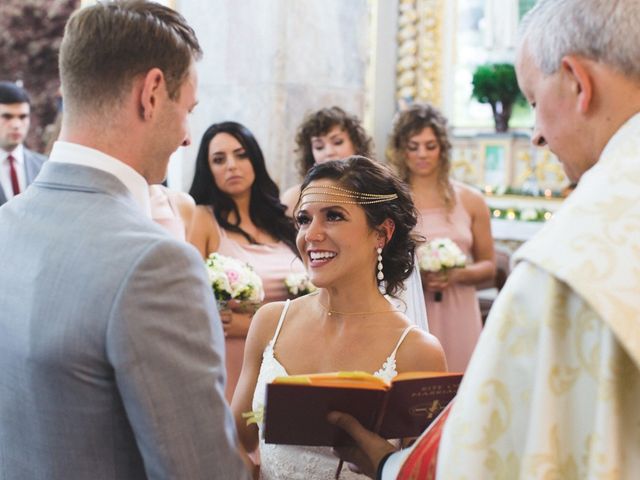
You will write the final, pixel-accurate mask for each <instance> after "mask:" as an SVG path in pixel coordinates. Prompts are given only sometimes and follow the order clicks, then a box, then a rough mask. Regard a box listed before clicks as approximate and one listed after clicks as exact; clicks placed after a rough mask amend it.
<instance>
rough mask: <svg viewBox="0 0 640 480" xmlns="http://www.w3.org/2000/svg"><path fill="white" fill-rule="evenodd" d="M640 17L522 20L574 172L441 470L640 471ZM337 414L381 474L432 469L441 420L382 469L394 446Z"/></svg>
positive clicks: (519, 269) (526, 267)
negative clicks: (572, 184)
mask: <svg viewBox="0 0 640 480" xmlns="http://www.w3.org/2000/svg"><path fill="white" fill-rule="evenodd" d="M638 22H640V2H638V1H637V0H617V1H615V2H603V1H602V0H538V2H537V3H536V6H535V7H534V9H533V10H532V11H531V12H530V13H529V14H528V15H527V16H526V17H525V19H523V23H522V27H521V29H522V35H521V41H520V45H519V49H518V59H517V67H516V68H517V73H518V82H519V84H520V87H521V89H522V91H523V93H524V94H525V96H526V97H527V99H528V100H529V102H530V103H531V105H532V106H534V107H535V110H536V126H535V129H534V135H533V139H532V141H533V143H534V144H535V145H538V146H544V145H548V146H549V148H550V149H551V150H552V151H553V152H555V153H556V154H557V155H558V157H559V158H560V161H561V162H562V163H563V167H564V169H565V171H566V172H567V174H568V176H569V178H570V179H571V180H572V181H575V182H577V181H579V183H578V186H577V188H576V190H575V191H574V192H573V193H572V194H571V196H570V197H569V198H568V199H567V200H565V203H564V204H563V206H562V208H561V209H560V210H559V211H558V212H557V213H556V215H555V217H554V219H553V220H552V221H551V222H549V223H548V224H547V225H546V226H545V228H544V229H543V230H542V231H541V232H540V233H539V234H538V235H536V237H534V238H533V239H532V240H531V241H529V242H528V243H527V244H525V245H524V246H523V247H522V248H521V249H520V250H519V251H518V252H516V254H515V260H516V261H517V262H519V263H518V265H517V266H516V268H515V269H514V270H513V272H512V274H511V276H510V278H509V280H508V282H507V284H506V285H505V287H504V289H503V290H502V291H501V293H500V295H499V297H498V299H497V301H496V303H495V304H494V307H493V309H492V310H491V313H490V314H489V318H488V320H487V325H486V327H485V330H484V332H483V333H482V335H481V337H480V341H479V343H478V345H477V347H476V351H475V352H474V355H473V357H472V359H471V363H470V365H469V368H468V369H467V371H466V373H465V379H464V380H463V382H462V385H461V387H460V391H459V392H458V397H457V398H456V403H455V404H454V405H453V408H452V409H451V413H450V415H449V418H448V419H447V420H446V423H444V430H443V433H442V440H441V442H440V450H439V452H438V454H437V476H438V478H441V479H450V478H474V479H495V478H509V479H510V478H543V477H545V478H546V477H549V476H551V477H558V478H605V477H606V478H640V456H639V455H638V452H639V451H640V428H639V426H640V409H639V408H638V405H639V404H640V249H639V247H638V238H640V30H638V27H637V25H638ZM333 421H334V422H336V423H338V424H339V425H341V426H343V427H344V428H345V429H346V430H347V431H349V432H350V433H351V435H352V436H353V437H354V438H355V439H356V442H357V443H358V444H359V445H360V447H361V448H360V449H359V450H353V451H348V452H345V453H346V454H348V455H349V456H348V457H347V458H348V459H351V460H357V461H359V463H360V465H361V466H363V467H365V468H368V473H369V474H370V475H373V474H374V472H375V470H376V469H379V472H380V475H381V477H382V478H384V479H386V478H399V479H401V480H404V479H408V478H433V477H432V476H431V477H429V476H428V475H429V473H431V474H433V473H434V471H433V463H432V462H431V461H432V460H433V459H434V458H435V455H433V452H434V449H433V448H432V447H433V446H434V444H433V443H430V442H429V440H430V439H433V438H434V437H433V435H432V433H433V431H431V430H430V431H429V432H428V434H427V435H425V436H424V438H422V439H420V440H418V442H417V443H416V445H417V446H416V447H415V448H414V450H413V452H410V453H408V458H406V460H404V458H403V457H406V456H407V453H396V454H392V455H391V456H390V457H388V460H387V461H386V462H385V463H384V466H383V467H380V465H381V463H382V462H381V458H383V457H384V456H385V455H386V454H388V453H389V452H390V450H392V448H391V447H390V446H389V443H387V442H383V441H381V439H380V438H379V437H377V436H375V435H374V434H372V433H370V432H367V431H364V430H363V429H362V427H361V426H359V425H358V424H356V422H355V421H354V420H353V419H352V418H349V417H348V416H345V415H344V414H336V415H335V416H334V417H333ZM434 443H435V442H434ZM363 454H364V455H363ZM353 455H360V456H359V457H356V456H353ZM363 460H364V461H363Z"/></svg>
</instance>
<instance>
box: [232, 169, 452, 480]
mask: <svg viewBox="0 0 640 480" xmlns="http://www.w3.org/2000/svg"><path fill="white" fill-rule="evenodd" d="M301 189H302V193H301V196H300V202H299V204H298V205H297V208H296V210H295V219H296V222H297V223H298V226H299V232H298V236H297V246H298V250H299V251H300V254H301V256H302V259H303V261H304V264H305V267H306V269H307V272H308V274H309V278H310V280H311V281H312V282H313V283H314V284H315V285H316V286H317V287H318V288H319V290H318V291H317V292H316V293H314V294H311V295H307V296H304V297H301V298H298V299H296V300H293V301H291V302H289V301H287V302H275V303H270V304H267V305H265V306H263V307H262V308H261V309H260V310H258V312H257V313H256V314H255V316H254V318H253V321H252V323H251V327H250V330H249V334H248V337H247V343H246V347H245V356H244V363H243V366H242V372H241V374H240V379H239V381H238V386H237V389H236V392H235V394H234V396H233V401H232V404H231V406H232V410H233V413H234V416H235V419H236V426H237V429H238V434H239V437H240V440H241V442H242V443H243V445H244V447H245V448H246V449H247V450H248V451H253V450H255V448H256V447H257V446H258V445H259V447H260V458H261V467H260V469H261V478H263V479H304V480H307V479H310V478H333V475H334V473H335V469H336V465H337V461H336V458H335V457H334V456H333V455H332V453H331V449H330V448H329V447H300V446H290V445H272V444H265V443H264V442H263V441H262V440H259V427H257V426H256V425H247V424H246V420H245V418H243V415H242V414H243V413H245V412H248V411H259V410H260V409H261V408H262V407H263V402H264V395H265V387H266V384H267V383H269V382H270V381H272V380H273V379H274V378H275V377H276V376H284V375H296V374H309V373H318V372H334V371H353V370H364V371H367V372H371V373H374V374H375V375H378V376H380V377H383V378H384V379H386V380H390V379H391V378H393V377H394V376H395V375H396V374H397V373H399V372H405V371H416V370H432V371H442V370H446V365H445V360H444V354H443V352H442V348H441V347H440V344H439V343H438V341H437V340H436V339H435V337H433V336H431V335H430V334H428V333H426V332H424V331H422V330H420V329H418V328H416V327H415V325H413V324H412V323H411V322H410V321H409V319H407V317H406V316H405V315H404V314H402V313H401V312H399V311H398V310H396V309H395V308H394V306H393V304H392V303H390V302H389V300H387V298H385V296H384V295H383V293H384V292H385V290H386V293H387V294H389V295H391V296H393V295H394V294H396V293H397V292H398V291H399V290H400V289H401V288H402V282H403V281H404V280H405V279H406V278H407V277H408V276H409V274H410V272H411V271H412V268H413V261H414V255H413V254H414V249H415V239H414V237H413V234H412V233H411V231H412V229H413V227H414V226H415V224H416V211H415V208H414V206H413V203H412V201H411V196H410V194H409V192H408V190H407V188H406V187H405V186H404V184H403V183H402V182H401V181H400V180H399V179H398V177H396V176H395V174H393V173H392V172H391V171H390V170H389V169H387V168H386V167H384V166H382V165H380V164H378V163H375V162H373V161H371V160H369V159H367V158H364V157H357V156H354V157H349V158H348V159H346V160H341V161H330V162H326V163H323V164H319V165H316V166H315V167H313V168H312V169H311V170H310V171H309V173H308V174H307V176H306V178H305V180H304V182H303V184H302V187H301ZM341 478H343V479H348V478H354V479H355V478H365V477H364V476H362V475H359V474H355V473H353V472H350V471H347V470H346V469H345V470H344V471H343V472H342V475H341Z"/></svg>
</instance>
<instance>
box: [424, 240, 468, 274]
mask: <svg viewBox="0 0 640 480" xmlns="http://www.w3.org/2000/svg"><path fill="white" fill-rule="evenodd" d="M417 255H418V266H419V267H420V270H423V271H425V272H439V271H441V270H448V269H450V268H462V267H464V266H465V265H466V264H467V256H466V255H465V254H464V253H463V252H462V250H460V247H458V245H456V243H455V242H454V241H453V240H451V239H450V238H434V239H433V240H431V241H430V242H427V243H424V244H423V245H420V246H419V247H418V250H417Z"/></svg>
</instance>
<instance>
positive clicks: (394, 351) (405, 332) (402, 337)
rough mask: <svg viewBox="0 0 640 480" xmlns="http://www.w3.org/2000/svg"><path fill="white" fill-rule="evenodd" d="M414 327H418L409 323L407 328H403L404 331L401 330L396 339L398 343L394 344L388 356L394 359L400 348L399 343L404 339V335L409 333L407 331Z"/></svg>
mask: <svg viewBox="0 0 640 480" xmlns="http://www.w3.org/2000/svg"><path fill="white" fill-rule="evenodd" d="M414 328H418V327H417V326H416V325H409V326H408V327H407V328H405V329H404V331H403V332H402V335H400V339H399V340H398V343H397V344H396V348H394V349H393V352H391V355H390V358H394V359H395V358H396V352H397V351H398V349H399V348H400V345H401V344H402V342H403V341H404V339H405V337H406V336H407V335H408V334H409V332H410V331H411V330H413V329H414Z"/></svg>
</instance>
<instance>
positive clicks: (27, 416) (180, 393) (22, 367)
mask: <svg viewBox="0 0 640 480" xmlns="http://www.w3.org/2000/svg"><path fill="white" fill-rule="evenodd" d="M0 259H2V260H0V262H1V268H0V479H18V478H20V479H23V478H24V479H33V480H35V479H66V480H72V479H89V478H91V479H112V480H115V479H117V480H127V479H143V478H153V479H175V480H182V479H185V480H186V479H204V478H208V479H212V478H220V479H238V478H246V477H248V474H247V473H246V472H245V470H244V465H243V463H242V461H241V459H240V457H239V455H238V453H237V451H236V443H237V438H236V432H235V426H234V422H233V419H232V416H231V413H230V410H229V408H228V406H227V404H226V403H225V401H224V382H225V378H224V376H225V373H224V372H225V370H224V364H223V358H224V353H223V352H224V340H223V332H222V328H221V325H220V322H219V318H218V316H217V312H216V309H215V303H214V298H213V294H212V291H211V288H210V287H209V286H208V284H207V279H206V273H205V269H204V268H203V262H202V259H201V258H200V256H199V254H198V253H197V251H196V250H195V249H194V248H192V247H191V246H189V245H186V244H184V243H181V242H178V241H176V240H174V239H172V238H171V237H170V236H169V235H167V234H166V233H165V232H164V231H163V230H162V229H161V228H160V227H158V226H157V225H155V224H154V223H153V222H152V221H151V220H148V219H147V218H145V217H144V216H143V215H142V214H141V213H140V212H139V210H138V208H137V206H136V205H135V203H134V200H133V198H132V197H131V195H130V193H129V192H128V190H127V189H126V188H125V187H124V185H123V184H122V183H121V182H120V181H119V180H117V179H116V178H115V177H114V176H112V175H110V174H108V173H105V172H102V171H100V170H96V169H93V168H88V167H83V166H78V165H70V164H62V163H53V162H47V163H46V164H45V165H44V167H43V169H42V172H41V173H40V175H39V176H38V179H37V180H36V181H35V182H34V183H33V184H32V185H31V187H30V188H29V189H28V190H26V191H25V192H24V193H23V194H22V195H20V196H19V197H17V198H15V199H13V200H12V201H11V202H8V203H6V204H5V205H4V206H2V207H1V208H0Z"/></svg>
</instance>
